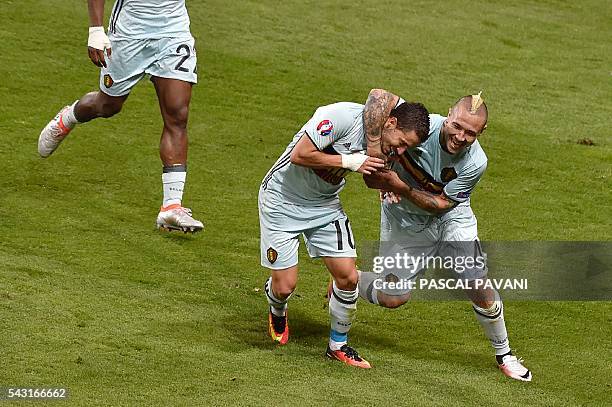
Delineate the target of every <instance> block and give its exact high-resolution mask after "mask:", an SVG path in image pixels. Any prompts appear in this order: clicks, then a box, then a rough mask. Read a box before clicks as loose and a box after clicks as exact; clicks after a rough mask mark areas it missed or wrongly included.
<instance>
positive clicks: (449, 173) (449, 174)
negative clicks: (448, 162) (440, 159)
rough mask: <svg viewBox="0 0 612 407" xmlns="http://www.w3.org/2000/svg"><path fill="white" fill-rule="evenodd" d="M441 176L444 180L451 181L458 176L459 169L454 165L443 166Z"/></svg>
mask: <svg viewBox="0 0 612 407" xmlns="http://www.w3.org/2000/svg"><path fill="white" fill-rule="evenodd" d="M440 178H441V179H442V182H451V181H452V180H454V179H455V178H457V171H455V169H454V168H453V167H446V168H443V169H442V171H441V172H440Z"/></svg>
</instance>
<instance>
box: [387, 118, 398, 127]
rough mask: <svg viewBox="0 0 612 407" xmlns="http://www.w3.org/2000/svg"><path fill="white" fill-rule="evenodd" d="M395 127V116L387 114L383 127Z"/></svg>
mask: <svg viewBox="0 0 612 407" xmlns="http://www.w3.org/2000/svg"><path fill="white" fill-rule="evenodd" d="M396 127H397V117H394V116H389V118H387V121H386V122H385V129H394V128H396Z"/></svg>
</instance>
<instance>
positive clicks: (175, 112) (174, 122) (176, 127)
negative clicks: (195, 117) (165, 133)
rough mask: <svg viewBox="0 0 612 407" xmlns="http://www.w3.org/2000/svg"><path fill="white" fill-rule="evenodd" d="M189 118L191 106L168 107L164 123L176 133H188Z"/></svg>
mask: <svg viewBox="0 0 612 407" xmlns="http://www.w3.org/2000/svg"><path fill="white" fill-rule="evenodd" d="M188 118H189V106H188V105H184V106H176V107H172V108H169V109H168V108H167V110H166V114H165V115H164V125H165V126H166V128H167V129H168V130H170V131H171V133H173V134H176V135H183V134H186V131H187V120H188Z"/></svg>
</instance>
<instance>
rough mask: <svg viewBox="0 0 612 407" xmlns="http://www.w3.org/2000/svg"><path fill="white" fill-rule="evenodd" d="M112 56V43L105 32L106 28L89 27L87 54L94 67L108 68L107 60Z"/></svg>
mask: <svg viewBox="0 0 612 407" xmlns="http://www.w3.org/2000/svg"><path fill="white" fill-rule="evenodd" d="M104 51H106V55H107V56H108V57H110V56H111V43H110V40H109V39H108V36H107V35H106V33H105V32H104V27H89V38H88V39H87V52H89V59H91V62H93V63H94V65H96V66H99V67H105V68H106V58H105V57H104Z"/></svg>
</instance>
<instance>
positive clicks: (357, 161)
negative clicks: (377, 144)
mask: <svg viewBox="0 0 612 407" xmlns="http://www.w3.org/2000/svg"><path fill="white" fill-rule="evenodd" d="M342 167H343V168H348V169H349V170H351V171H357V172H359V173H362V174H366V175H369V174H372V173H373V172H376V171H378V170H380V169H382V168H384V167H385V162H384V161H383V160H381V159H380V158H376V157H370V156H367V155H365V154H343V155H342Z"/></svg>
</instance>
